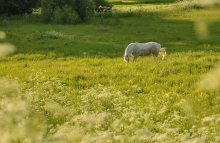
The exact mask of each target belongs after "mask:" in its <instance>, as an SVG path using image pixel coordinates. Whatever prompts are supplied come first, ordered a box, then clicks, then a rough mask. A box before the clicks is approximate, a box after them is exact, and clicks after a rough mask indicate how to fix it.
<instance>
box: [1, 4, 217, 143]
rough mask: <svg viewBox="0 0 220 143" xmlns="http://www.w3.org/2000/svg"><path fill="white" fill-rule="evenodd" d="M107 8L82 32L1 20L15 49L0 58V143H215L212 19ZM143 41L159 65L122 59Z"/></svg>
mask: <svg viewBox="0 0 220 143" xmlns="http://www.w3.org/2000/svg"><path fill="white" fill-rule="evenodd" d="M112 2H113V1H112ZM113 4H114V6H113V10H114V11H113V16H112V17H107V18H103V17H101V16H100V17H98V18H96V19H94V21H92V22H90V23H86V24H80V25H50V24H43V23H41V22H40V20H39V19H38V18H39V17H38V16H27V15H26V16H22V17H10V18H7V17H0V31H4V32H5V33H6V35H7V37H6V39H3V40H1V41H0V43H11V44H13V45H14V46H15V47H16V52H15V53H14V54H13V55H11V56H9V57H1V59H0V77H1V79H0V138H1V142H3V143H8V142H15V143H21V142H68V143H72V142H74V143H75V142H76V143H77V142H84V143H87V142H88V143H91V142H100V143H105V142H113V143H128V142H131V143H133V142H135V143H138V142H140V143H142V142H149V143H151V142H167V143H172V142H173V143H175V142H187V143H191V142H195V143H203V142H220V112H219V108H220V96H219V95H220V94H219V80H220V79H219V75H220V72H219V68H218V64H219V60H220V57H219V52H220V41H219V38H220V34H219V33H220V28H219V24H220V19H219V17H220V11H219V10H218V9H217V8H216V9H215V8H213V9H210V8H207V9H191V8H189V9H187V8H185V7H181V6H180V4H175V3H166V4H161V3H159V4H152V3H150V4H149V3H145V4H139V3H132V4H131V3H123V2H117V1H116V2H115V1H114V2H113ZM200 23H202V24H200ZM148 41H157V42H159V43H161V45H162V46H164V47H166V50H167V57H166V59H165V60H164V61H161V60H159V61H158V62H155V61H154V60H153V58H152V57H144V58H139V59H138V60H137V63H132V62H131V63H129V64H126V63H125V62H124V61H123V55H124V50H125V48H126V46H127V45H128V44H129V43H131V42H148ZM207 73H208V74H207Z"/></svg>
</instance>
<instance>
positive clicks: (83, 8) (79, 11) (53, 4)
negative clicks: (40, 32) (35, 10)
mask: <svg viewBox="0 0 220 143" xmlns="http://www.w3.org/2000/svg"><path fill="white" fill-rule="evenodd" d="M94 10H95V5H94V2H93V1H92V0H63V1H57V0H42V18H43V21H44V22H47V23H48V22H53V23H57V24H67V23H68V24H74V23H78V22H80V21H83V22H84V21H88V20H89V19H90V18H91V17H93V15H94Z"/></svg>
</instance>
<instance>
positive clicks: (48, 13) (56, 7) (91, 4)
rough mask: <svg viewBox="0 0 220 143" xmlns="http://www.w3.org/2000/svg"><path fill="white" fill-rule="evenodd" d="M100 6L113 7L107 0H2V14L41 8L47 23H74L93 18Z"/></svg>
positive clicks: (26, 12)
mask: <svg viewBox="0 0 220 143" xmlns="http://www.w3.org/2000/svg"><path fill="white" fill-rule="evenodd" d="M100 6H105V7H108V8H111V4H110V3H108V2H107V1H106V0H0V14H1V15H6V16H12V15H23V14H30V13H32V10H33V8H40V9H41V16H42V20H43V21H44V22H46V23H59V24H65V23H68V24H74V23H79V22H85V21H88V20H89V19H91V18H92V17H93V16H94V14H95V12H96V11H98V10H99V7H100Z"/></svg>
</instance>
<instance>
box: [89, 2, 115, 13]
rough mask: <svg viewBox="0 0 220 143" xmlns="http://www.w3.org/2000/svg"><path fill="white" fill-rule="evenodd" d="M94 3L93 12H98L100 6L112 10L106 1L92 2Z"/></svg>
mask: <svg viewBox="0 0 220 143" xmlns="http://www.w3.org/2000/svg"><path fill="white" fill-rule="evenodd" d="M93 1H94V3H95V10H96V11H98V10H99V7H100V6H105V7H110V8H112V5H111V4H110V3H109V2H107V1H106V0H93Z"/></svg>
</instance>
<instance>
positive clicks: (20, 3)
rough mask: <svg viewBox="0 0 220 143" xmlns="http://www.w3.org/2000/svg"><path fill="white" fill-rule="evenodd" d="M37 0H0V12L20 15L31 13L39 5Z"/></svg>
mask: <svg viewBox="0 0 220 143" xmlns="http://www.w3.org/2000/svg"><path fill="white" fill-rule="evenodd" d="M39 4H40V2H39V0H0V14H6V15H21V14H25V13H31V12H32V8H34V7H37V6H39Z"/></svg>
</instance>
